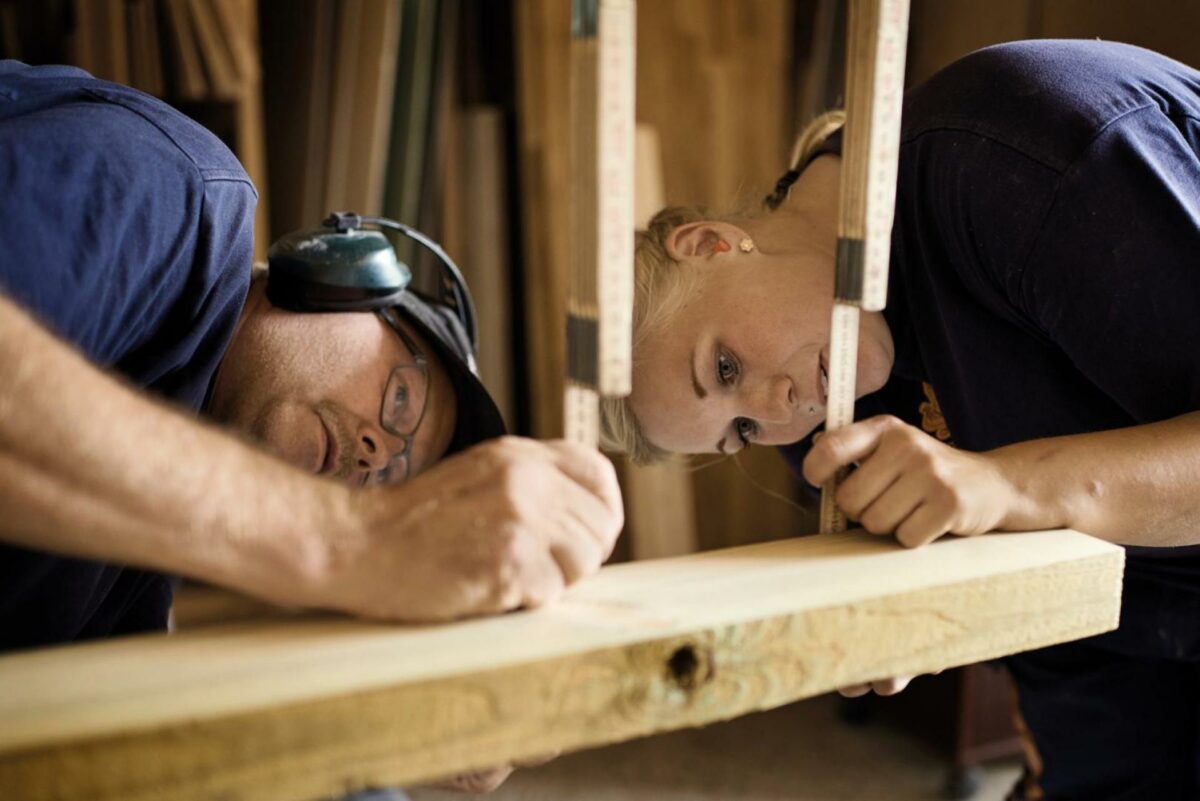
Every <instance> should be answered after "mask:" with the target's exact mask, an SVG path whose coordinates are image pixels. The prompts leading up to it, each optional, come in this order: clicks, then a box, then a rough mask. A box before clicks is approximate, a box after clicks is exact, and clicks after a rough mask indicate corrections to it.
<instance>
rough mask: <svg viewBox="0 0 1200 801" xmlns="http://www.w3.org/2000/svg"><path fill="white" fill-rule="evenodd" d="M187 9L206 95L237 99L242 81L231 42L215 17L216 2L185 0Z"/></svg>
mask: <svg viewBox="0 0 1200 801" xmlns="http://www.w3.org/2000/svg"><path fill="white" fill-rule="evenodd" d="M188 8H189V12H188V13H189V14H190V18H191V21H192V29H193V30H194V31H195V35H196V44H197V45H198V47H199V51H200V59H201V62H202V63H203V65H204V73H205V75H207V76H208V86H209V94H210V97H211V98H213V99H216V100H237V99H238V98H239V97H240V96H241V93H242V91H243V84H242V82H241V80H240V79H239V76H238V68H237V63H236V61H235V57H234V54H233V51H232V49H231V48H232V44H231V43H230V41H229V40H228V39H227V38H226V37H225V35H224V32H223V31H222V28H221V24H220V22H219V21H218V19H217V14H218V11H217V7H216V5H215V4H214V2H213V0H189V3H188Z"/></svg>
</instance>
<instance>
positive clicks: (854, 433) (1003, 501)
mask: <svg viewBox="0 0 1200 801" xmlns="http://www.w3.org/2000/svg"><path fill="white" fill-rule="evenodd" d="M849 465H858V467H857V469H855V470H854V471H853V472H852V473H851V474H850V475H849V477H848V478H846V480H845V481H843V482H842V486H841V487H840V488H839V489H838V492H837V495H836V496H835V500H836V501H837V505H838V507H840V508H841V509H842V511H844V512H845V513H846V515H847V516H848V517H850V518H852V519H854V520H857V521H858V522H859V523H860V524H861V525H862V527H863V528H865V529H866V530H867V531H870V532H871V533H872V534H892V533H894V534H895V535H896V539H897V540H899V541H900V543H901V544H902V545H906V546H908V547H910V548H915V547H917V546H919V545H924V544H926V543H928V542H932V541H933V540H935V539H937V538H938V537H940V536H942V535H943V534H947V533H949V534H959V535H963V536H969V535H972V534H983V533H984V532H987V531H992V530H994V529H997V528H1000V527H1001V525H1002V523H1003V521H1004V520H1005V518H1006V517H1007V516H1008V515H1009V514H1010V513H1011V512H1012V510H1014V509H1015V508H1016V507H1017V505H1018V504H1019V502H1020V496H1019V493H1018V492H1017V490H1016V488H1015V487H1014V486H1013V483H1012V482H1011V481H1010V480H1009V479H1008V478H1007V477H1006V476H1005V474H1004V472H1003V470H1002V468H1001V465H1000V463H999V462H998V461H996V460H994V459H992V458H991V457H989V456H988V455H986V454H979V453H969V452H967V451H960V450H956V449H955V448H952V447H950V446H949V445H946V444H944V443H942V442H939V441H938V440H936V439H934V438H933V437H931V436H929V435H928V434H926V433H924V432H923V431H921V430H919V429H917V428H914V427H913V426H910V425H908V424H906V423H904V422H903V421H901V420H899V419H897V418H895V417H892V416H890V415H882V416H879V417H872V418H869V419H867V420H863V421H860V422H857V423H853V424H851V425H848V426H845V427H844V428H839V429H837V430H836V431H829V432H826V433H825V434H823V435H822V436H821V437H820V438H819V440H818V441H817V443H816V444H815V445H813V448H812V450H811V451H810V452H809V454H808V456H807V457H805V459H804V478H805V479H806V480H808V481H809V482H810V483H812V484H813V485H814V486H818V487H819V486H822V485H823V484H824V483H825V482H826V481H828V480H829V479H830V478H831V477H832V476H833V474H834V472H835V471H837V469H838V468H840V467H843V466H849Z"/></svg>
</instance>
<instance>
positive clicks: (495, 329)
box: [454, 105, 515, 425]
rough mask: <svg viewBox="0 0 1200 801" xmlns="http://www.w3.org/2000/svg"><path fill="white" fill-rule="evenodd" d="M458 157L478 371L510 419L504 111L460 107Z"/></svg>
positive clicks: (465, 261) (511, 388) (508, 283)
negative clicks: (474, 306) (476, 323)
mask: <svg viewBox="0 0 1200 801" xmlns="http://www.w3.org/2000/svg"><path fill="white" fill-rule="evenodd" d="M460 125H461V129H460V130H461V139H462V143H461V151H460V154H461V155H460V158H459V159H455V160H454V161H456V162H458V163H460V164H461V165H462V176H461V179H460V180H461V181H462V189H461V191H460V195H461V197H462V202H461V208H462V218H463V220H464V227H465V228H466V231H465V236H464V245H465V247H464V249H463V251H462V252H463V257H464V258H463V264H462V267H463V270H464V271H466V273H465V274H466V277H467V281H468V282H469V283H470V285H471V287H472V291H473V292H474V293H475V299H476V304H477V306H478V309H479V375H480V378H481V379H482V380H483V383H484V386H486V387H487V389H488V392H489V393H490V394H491V396H492V398H494V399H495V401H496V406H497V407H498V408H499V409H500V414H501V416H502V417H503V418H504V420H505V421H506V422H507V423H509V424H510V425H511V424H512V422H513V420H514V419H515V418H514V415H513V408H512V399H513V386H512V384H513V382H512V360H513V359H512V312H511V309H510V305H511V302H510V292H509V285H510V281H511V271H510V269H509V259H508V254H509V248H508V214H507V203H506V199H507V197H508V186H507V184H508V178H507V175H506V169H505V160H504V152H505V146H504V115H503V112H502V111H501V110H500V109H499V108H497V107H495V106H483V105H477V106H471V107H469V108H467V109H465V110H464V111H463V112H462V115H461V118H460Z"/></svg>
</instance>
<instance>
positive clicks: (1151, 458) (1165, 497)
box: [987, 412, 1200, 547]
mask: <svg viewBox="0 0 1200 801" xmlns="http://www.w3.org/2000/svg"><path fill="white" fill-rule="evenodd" d="M987 455H988V456H989V457H992V458H993V459H994V460H995V461H996V463H997V464H998V465H1000V466H1001V469H1002V470H1003V472H1004V473H1005V475H1006V476H1007V477H1008V479H1009V481H1010V482H1012V483H1013V485H1014V486H1015V487H1016V489H1017V493H1018V496H1019V498H1020V499H1021V501H1020V503H1019V504H1018V506H1017V508H1015V509H1013V510H1012V512H1011V513H1010V514H1009V515H1008V516H1006V518H1005V519H1004V521H1003V524H1002V527H1003V528H1005V529H1009V530H1025V529H1031V528H1050V527H1067V528H1074V529H1078V530H1080V531H1085V532H1087V533H1089V534H1092V535H1095V536H1097V537H1101V538H1103V539H1106V540H1109V541H1111V542H1116V543H1120V544H1123V545H1146V546H1160V547H1167V546H1179V545H1196V544H1200V412H1193V413H1190V414H1186V415H1183V416H1181V417H1176V418H1173V419H1171V420H1165V421H1162V422H1159V423H1152V424H1148V425H1140V426H1134V427H1132V428H1125V429H1119V430H1115V431H1102V432H1097V433H1093V434H1079V435H1075V436H1068V437H1053V438H1050V439H1040V440H1031V441H1029V442H1022V443H1018V444H1015V445H1010V446H1006V447H1004V448H999V449H997V450H994V451H990V452H989V453H988V454H987Z"/></svg>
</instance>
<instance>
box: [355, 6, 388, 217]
mask: <svg viewBox="0 0 1200 801" xmlns="http://www.w3.org/2000/svg"><path fill="white" fill-rule="evenodd" d="M363 14H364V15H365V16H364V18H363V20H364V21H363V38H362V40H361V41H360V43H359V59H358V75H357V79H356V80H355V84H354V95H355V100H354V136H355V147H353V148H352V149H351V153H350V162H349V166H348V168H347V169H348V176H347V182H348V188H347V190H346V191H347V199H346V207H347V208H352V209H355V210H356V211H358V212H359V213H361V214H382V213H383V177H384V174H385V172H386V170H387V145H388V137H389V135H390V133H391V123H392V99H393V98H394V97H395V94H396V59H397V57H398V55H399V48H400V6H399V5H398V4H396V3H393V2H390V1H389V0H368V2H367V4H366V6H365V7H364V9H363Z"/></svg>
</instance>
